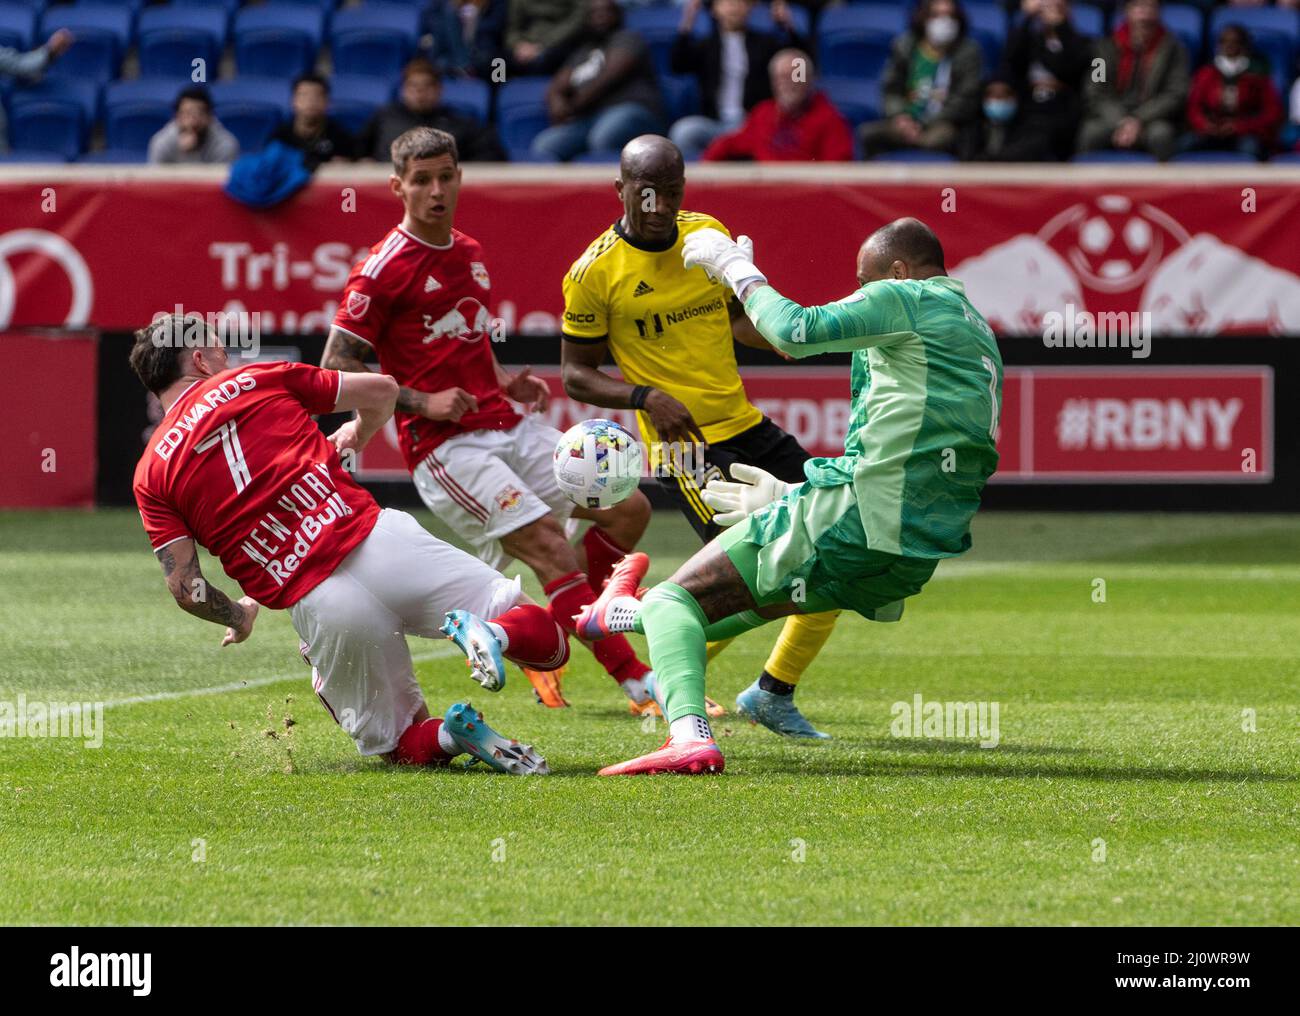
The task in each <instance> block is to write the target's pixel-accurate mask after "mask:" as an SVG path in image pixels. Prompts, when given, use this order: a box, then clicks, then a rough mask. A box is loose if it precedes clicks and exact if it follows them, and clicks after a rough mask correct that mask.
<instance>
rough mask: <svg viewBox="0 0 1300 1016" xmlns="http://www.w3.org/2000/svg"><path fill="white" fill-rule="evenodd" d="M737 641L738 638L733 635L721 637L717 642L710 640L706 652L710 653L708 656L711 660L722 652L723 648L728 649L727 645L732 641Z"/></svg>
mask: <svg viewBox="0 0 1300 1016" xmlns="http://www.w3.org/2000/svg"><path fill="white" fill-rule="evenodd" d="M735 641H736V639H735V637H734V636H733V637H732V638H729V639H721V640H719V641H717V642H710V643H709V644H708V646H707V648H706V652H707V653H708V657H707V658H708V659H709V660H710V661H711V660H712V659H713V658H714V657H715V656H717V655H718V653H720V652H722V650H724V649H726V648H727V646H729V645H731V643H733V642H735Z"/></svg>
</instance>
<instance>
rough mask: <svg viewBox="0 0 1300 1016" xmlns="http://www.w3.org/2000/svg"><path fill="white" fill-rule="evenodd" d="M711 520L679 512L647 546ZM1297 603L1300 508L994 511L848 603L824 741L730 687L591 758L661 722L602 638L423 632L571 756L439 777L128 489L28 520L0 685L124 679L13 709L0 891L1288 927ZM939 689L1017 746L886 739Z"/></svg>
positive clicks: (275, 619) (719, 678)
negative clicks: (184, 557)
mask: <svg viewBox="0 0 1300 1016" xmlns="http://www.w3.org/2000/svg"><path fill="white" fill-rule="evenodd" d="M421 518H422V521H424V522H425V523H426V524H429V522H430V520H429V519H428V517H427V516H421ZM694 546H695V544H694V537H693V536H692V535H691V534H690V532H689V530H688V529H687V528H686V525H685V523H684V522H683V521H682V520H681V519H680V518H678V517H676V516H674V515H665V514H659V515H657V516H656V518H655V520H654V522H653V524H652V526H651V530H650V533H649V535H648V538H647V541H646V543H645V547H646V549H648V550H649V551H650V553H651V554H652V556H653V559H654V565H653V571H652V577H653V578H656V579H657V578H663V577H665V576H666V575H667V574H668V573H669V572H670V571H671V570H672V568H673V567H675V566H676V565H677V563H679V562H680V561H681V560H682V559H683V558H684V557H685V556H686V555H687V554H688V553H689V552H690V551H691V550H693V549H694ZM207 571H208V574H209V576H210V577H213V578H217V577H218V576H219V575H220V572H219V569H218V568H217V567H216V566H215V564H214V563H212V562H209V563H208V565H207ZM1097 580H1102V581H1103V582H1104V602H1097V600H1098V599H1099V598H1100V591H1101V590H1102V589H1103V587H1102V586H1101V585H1099V584H1098V583H1097ZM220 582H221V584H222V587H223V588H224V589H226V591H227V592H231V593H233V592H234V591H235V590H234V587H233V584H232V583H230V582H229V581H228V580H226V579H224V577H222V578H221V579H220ZM530 589H531V590H532V591H533V592H534V593H535V592H536V585H535V583H531V582H530ZM1297 605H1300V519H1296V518H1290V517H1279V516H1205V515H1196V516H1181V515H1108V516H1100V515H1046V514H1042V515H1038V514H1033V515H1030V514H996V513H987V514H984V515H981V516H979V518H978V519H977V520H976V525H975V549H974V550H973V551H972V552H971V553H970V554H969V555H967V556H966V557H965V558H963V559H961V560H958V561H952V562H946V563H944V564H941V565H940V567H939V571H938V573H937V575H936V577H935V579H934V580H933V581H932V582H931V583H930V585H929V586H928V587H927V588H926V589H925V591H924V592H923V593H922V594H921V595H920V596H919V597H917V598H916V599H915V600H914V601H912V602H911V603H910V604H909V607H908V610H907V613H906V615H905V617H904V619H903V621H902V623H901V624H897V625H872V624H870V623H868V622H866V621H864V620H862V619H860V618H857V617H849V616H846V617H845V618H844V620H843V621H842V622H841V624H840V625H839V628H838V630H837V631H836V633H835V635H834V636H833V637H832V639H831V641H830V643H829V645H828V647H827V649H826V651H825V652H823V654H822V656H821V657H820V658H819V659H818V661H817V662H816V663H815V664H814V665H813V667H812V669H811V670H810V671H809V672H808V674H807V675H806V677H805V680H804V684H803V686H802V688H801V690H800V692H799V701H800V703H801V705H802V706H803V708H804V711H805V712H806V713H807V714H808V715H809V717H810V718H811V719H813V720H814V722H816V723H817V724H818V725H819V726H821V727H822V728H823V729H825V730H827V731H829V732H830V733H832V734H834V736H835V740H834V741H833V742H831V743H829V744H824V745H803V744H797V743H790V742H786V741H782V740H780V739H778V738H777V737H775V736H773V735H771V734H769V733H767V732H766V731H764V730H761V729H758V728H754V727H751V726H749V725H748V724H747V723H744V722H740V721H738V720H737V718H736V717H735V716H734V715H732V716H730V717H728V718H727V719H725V720H723V721H721V722H720V723H718V725H717V728H718V733H719V735H720V736H719V742H720V744H721V745H722V748H723V750H724V751H725V752H726V755H727V772H726V774H725V775H723V776H720V777H711V778H710V777H697V778H685V777H676V778H673V777H659V778H641V779H622V780H606V779H598V778H596V777H595V776H594V773H595V771H596V769H597V768H599V767H600V766H602V765H604V764H607V763H609V762H612V761H616V760H619V759H623V758H627V757H630V756H632V755H634V754H639V753H641V752H643V751H645V750H649V749H651V748H655V747H658V745H659V743H660V742H661V741H662V739H663V737H664V728H663V725H662V721H660V722H659V724H658V725H657V726H656V727H655V728H654V729H648V730H647V729H643V726H642V723H641V721H639V720H637V719H635V718H633V717H630V716H629V715H627V713H626V711H625V708H624V704H623V700H622V696H621V695H620V694H619V693H618V692H617V690H616V689H615V687H614V685H613V684H612V683H611V682H610V681H609V680H608V679H607V678H605V677H604V676H603V675H602V674H600V672H599V671H598V669H597V667H596V665H595V663H594V661H593V660H592V659H591V658H590V656H589V655H588V654H586V653H584V652H583V651H582V650H581V649H578V650H577V651H575V655H574V660H575V663H574V665H573V666H572V667H571V668H570V672H569V676H568V678H567V680H566V689H565V690H566V693H567V694H568V696H569V698H570V700H571V702H572V703H573V708H572V709H569V710H566V711H548V710H545V709H542V708H541V707H540V706H537V705H535V704H534V703H533V701H532V695H531V689H529V687H528V685H527V682H526V681H525V680H524V678H523V676H522V675H521V674H519V673H518V672H517V671H515V672H513V673H512V674H511V679H510V683H509V685H508V686H507V687H506V688H505V689H504V691H502V692H501V693H500V694H498V695H495V696H494V695H490V694H488V693H487V692H484V691H482V690H481V689H479V688H478V686H477V685H474V684H472V683H471V682H470V681H469V680H468V679H467V677H466V675H465V668H464V665H463V664H462V663H461V662H460V660H459V659H458V658H455V657H453V656H451V655H449V654H448V646H447V644H446V643H427V642H420V641H419V640H415V642H414V648H415V651H416V653H417V659H420V660H421V661H422V662H421V663H420V664H419V674H420V678H421V681H422V682H423V684H424V687H425V690H426V695H427V697H428V699H429V702H430V706H431V708H433V709H434V711H435V712H436V713H439V714H441V712H443V711H444V710H445V709H446V707H447V706H448V705H450V704H451V703H452V702H453V701H457V700H462V699H465V698H469V699H471V700H472V701H473V702H474V703H475V704H476V705H479V706H481V707H482V708H484V710H485V712H486V715H487V717H488V719H489V721H490V722H491V723H492V724H493V725H494V726H496V727H497V728H498V729H500V730H504V731H506V732H508V733H510V734H513V735H515V736H518V737H521V738H523V739H526V740H529V741H531V742H533V743H535V744H536V745H537V746H538V747H539V749H540V750H542V751H543V753H544V754H545V755H546V756H547V757H548V759H549V760H550V762H551V765H552V767H553V770H554V774H553V775H552V776H550V777H548V778H540V779H524V778H511V777H505V776H498V775H495V774H491V773H488V772H486V771H475V770H470V771H464V772H462V771H451V772H447V771H431V772H424V771H410V770H396V769H392V768H389V767H386V766H384V765H383V764H381V763H377V762H373V761H367V760H363V759H361V758H360V757H359V756H358V755H357V754H356V750H355V749H354V747H353V746H352V743H351V742H350V741H349V740H348V738H347V737H345V736H344V735H343V734H342V733H341V732H340V731H339V730H338V729H337V728H336V727H335V726H334V724H333V723H332V722H331V721H330V719H329V716H328V714H327V713H326V712H325V710H324V709H323V708H321V706H320V705H319V704H318V703H317V702H316V700H315V699H314V697H313V696H312V693H311V687H310V682H309V680H308V676H307V672H306V669H305V668H304V667H303V666H302V663H301V661H300V660H299V659H298V658H297V655H296V643H297V640H296V638H295V636H294V634H293V632H292V629H291V628H290V625H289V619H288V616H287V615H286V614H283V613H278V614H277V613H269V612H264V613H263V614H262V616H261V618H260V619H259V621H258V626H257V629H256V631H255V632H254V635H253V638H252V639H251V640H250V641H249V642H248V643H246V644H244V645H241V646H236V647H231V648H227V649H225V650H219V649H218V648H217V643H218V641H219V639H220V634H221V632H220V629H218V628H217V627H216V626H213V625H209V624H206V623H204V622H201V621H198V620H195V619H192V618H190V617H188V616H186V615H184V614H182V613H181V612H180V611H179V610H177V609H176V608H175V606H174V605H173V604H172V603H171V601H170V598H169V597H168V596H167V593H166V590H165V589H164V587H163V584H162V581H161V576H160V572H159V569H158V567H157V565H156V563H155V562H154V560H153V558H152V556H151V555H150V554H149V553H148V549H147V546H146V544H145V541H144V536H143V533H142V532H141V530H140V526H139V522H138V519H137V518H136V517H135V515H134V513H132V512H129V511H100V512H97V513H40V514H36V513H32V514H25V513H9V514H2V515H0V702H2V701H8V702H11V703H13V702H16V700H17V696H18V695H20V694H22V695H24V696H25V697H26V699H27V700H28V701H29V702H34V701H51V700H53V701H72V700H76V701H87V700H88V701H103V702H105V703H106V710H105V713H104V737H103V746H102V747H101V748H99V749H93V748H87V747H86V746H85V745H84V744H83V742H81V741H76V740H72V739H66V738H45V739H27V738H15V737H0V922H3V923H7V924H26V923H39V924H55V923H91V924H99V923H103V924H118V923H127V924H131V923H178V924H207V923H220V924H243V923H268V924H316V923H326V924H328V923H356V924H401V923H434V924H439V925H453V924H464V923H468V924H479V923H489V922H490V923H494V924H495V923H502V922H512V923H548V924H549V923H579V922H581V923H610V924H623V923H633V922H644V923H670V922H672V923H676V922H707V923H741V924H767V923H788V922H795V923H805V922H806V923H887V924H895V923H896V924H933V923H943V924H986V923H994V924H999V923H1028V924H1072V923H1080V924H1136V925H1144V924H1183V923H1189V924H1295V923H1297V922H1300V846H1298V844H1300V737H1298V736H1297V735H1298V734H1300V705H1298V703H1300V694H1298V693H1300V663H1298V662H1297V660H1298V659H1300V657H1298V656H1297V651H1296V647H1297V645H1300V610H1297ZM775 636H776V628H775V627H771V626H769V627H768V628H766V629H763V630H761V631H758V632H754V633H751V634H749V635H747V636H746V637H744V638H743V639H741V640H738V641H737V642H736V643H735V644H734V645H732V646H731V647H730V648H729V649H728V650H727V651H726V652H725V653H724V654H723V655H722V656H721V657H720V658H719V659H718V661H717V662H716V663H715V664H714V666H713V667H712V668H711V670H710V676H709V688H710V691H711V692H712V693H713V695H714V696H715V697H716V698H718V699H720V700H722V701H723V702H725V703H727V704H730V703H731V702H732V701H733V700H734V697H735V695H736V693H737V692H739V691H740V690H741V689H742V688H743V687H745V686H746V685H747V684H749V682H750V681H752V680H753V678H754V677H755V676H756V674H757V672H758V669H759V668H760V667H761V665H762V663H763V661H764V659H765V658H766V654H767V651H768V649H769V647H770V646H771V644H772V642H773V640H774V638H775ZM642 644H643V643H642ZM916 694H921V695H922V696H923V698H924V700H925V701H938V702H947V701H961V702H971V701H973V702H988V703H997V704H998V706H999V727H1000V729H999V744H998V746H997V747H996V748H991V749H983V748H981V747H979V745H978V744H977V743H976V741H975V740H972V739H970V738H966V739H955V738H933V737H931V738H927V737H920V738H916V737H895V736H893V735H892V734H891V723H892V722H893V720H894V712H893V705H894V703H896V702H908V703H911V702H912V701H913V696H914V695H916ZM286 718H291V720H292V723H287V722H286ZM268 732H270V733H268ZM272 735H273V736H272ZM480 768H481V767H480Z"/></svg>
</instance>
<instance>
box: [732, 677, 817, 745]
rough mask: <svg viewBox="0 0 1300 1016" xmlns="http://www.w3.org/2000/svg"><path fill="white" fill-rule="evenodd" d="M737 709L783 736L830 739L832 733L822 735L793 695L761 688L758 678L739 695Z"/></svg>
mask: <svg viewBox="0 0 1300 1016" xmlns="http://www.w3.org/2000/svg"><path fill="white" fill-rule="evenodd" d="M736 711H737V712H739V713H740V715H741V716H745V717H748V718H749V722H750V723H761V724H762V725H763V726H765V727H766V728H767V729H768V730H770V731H772V733H774V734H780V735H781V736H782V737H800V738H806V739H808V740H810V741H829V740H830V739H831V735H830V734H823V733H822V732H821V731H820V730H818V729H817V728H816V727H814V726H813V725H812V724H811V723H809V722H808V721H807V720H805V719H804V717H803V713H801V712H799V707H798V706H796V705H795V704H794V696H793V695H774V694H773V693H772V692H770V691H764V690H763V689H762V688H760V687H759V686H758V682H757V681H755V682H754V683H753V684H751V685H750V686H749V687H748V688H746V689H745V690H744V691H742V692H741V693H740V694H739V695H737V696H736Z"/></svg>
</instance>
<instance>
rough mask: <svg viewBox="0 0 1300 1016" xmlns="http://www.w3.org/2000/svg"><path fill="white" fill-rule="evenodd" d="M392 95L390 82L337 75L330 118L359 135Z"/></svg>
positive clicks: (331, 82)
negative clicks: (376, 111)
mask: <svg viewBox="0 0 1300 1016" xmlns="http://www.w3.org/2000/svg"><path fill="white" fill-rule="evenodd" d="M447 84H451V82H447ZM479 84H482V82H479ZM444 87H445V86H444ZM483 87H484V90H486V88H487V86H486V85H484V86H483ZM392 91H393V90H392V88H391V87H390V85H389V83H388V82H387V81H381V80H379V79H378V78H372V77H366V76H361V77H358V76H356V75H351V74H336V75H335V76H334V77H333V78H331V79H330V116H332V117H334V119H336V120H338V121H339V123H341V124H343V126H344V127H346V128H347V129H348V130H350V131H352V133H353V134H356V133H358V132H359V131H360V130H361V128H362V127H364V126H365V125H366V123H367V121H369V119H370V117H371V116H372V115H374V112H375V110H376V109H378V108H379V107H380V106H385V105H387V104H388V103H389V102H390V101H391V100H392Z"/></svg>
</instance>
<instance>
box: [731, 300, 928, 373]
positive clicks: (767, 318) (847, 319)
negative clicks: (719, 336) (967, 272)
mask: <svg viewBox="0 0 1300 1016" xmlns="http://www.w3.org/2000/svg"><path fill="white" fill-rule="evenodd" d="M745 313H746V314H748V315H749V319H750V320H751V321H753V322H754V327H755V328H757V329H758V332H759V334H761V335H762V336H763V338H765V339H767V340H768V341H769V342H770V343H772V345H773V346H774V347H775V348H776V349H777V350H778V351H779V352H782V353H787V354H789V355H790V356H793V357H795V358H802V357H805V356H816V355H818V354H819V353H848V352H852V351H853V350H855V349H867V348H869V347H871V346H880V345H884V344H885V343H887V342H890V341H892V340H894V339H897V338H900V337H902V336H906V335H911V334H913V331H914V327H913V321H914V318H913V315H912V313H911V311H910V309H909V307H908V304H907V298H906V297H905V296H904V295H903V294H902V292H901V291H900V290H899V289H898V287H896V286H893V285H891V284H890V283H887V282H878V283H868V285H867V286H864V287H863V288H862V289H859V290H858V291H857V292H856V293H854V294H852V295H851V296H849V297H846V298H845V299H843V300H839V301H837V302H835V303H827V304H823V305H822V306H820V307H802V306H800V305H799V304H797V303H795V302H794V301H793V300H790V299H787V298H786V297H784V296H782V295H781V294H780V293H778V292H777V291H776V290H775V289H773V288H772V287H771V286H769V285H759V286H751V287H749V288H748V290H747V291H746V293H745Z"/></svg>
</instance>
